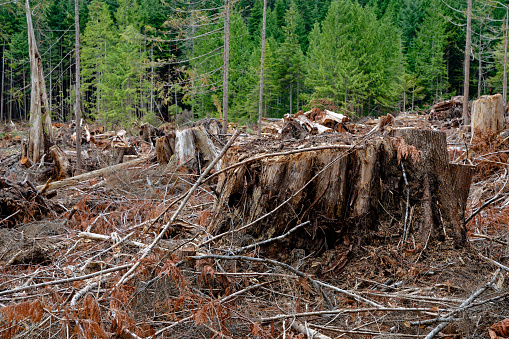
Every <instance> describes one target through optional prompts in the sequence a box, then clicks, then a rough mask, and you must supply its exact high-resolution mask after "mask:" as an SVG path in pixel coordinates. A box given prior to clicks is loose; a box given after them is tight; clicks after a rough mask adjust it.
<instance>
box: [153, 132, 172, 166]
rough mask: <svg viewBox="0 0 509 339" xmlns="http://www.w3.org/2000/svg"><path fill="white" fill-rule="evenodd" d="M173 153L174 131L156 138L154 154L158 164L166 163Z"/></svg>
mask: <svg viewBox="0 0 509 339" xmlns="http://www.w3.org/2000/svg"><path fill="white" fill-rule="evenodd" d="M173 154H175V133H173V132H172V133H171V134H169V135H165V136H163V137H160V138H157V139H156V155H157V162H158V163H159V164H161V165H165V164H167V163H168V162H169V161H170V159H171V156H172V155H173Z"/></svg>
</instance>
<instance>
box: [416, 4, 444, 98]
mask: <svg viewBox="0 0 509 339" xmlns="http://www.w3.org/2000/svg"><path fill="white" fill-rule="evenodd" d="M446 39H447V36H446V32H445V23H444V22H443V18H442V17H441V11H440V6H439V5H438V4H437V3H436V1H433V3H432V6H429V7H428V10H427V11H426V16H425V18H424V21H423V22H422V24H421V25H420V27H419V29H418V31H417V35H416V37H415V48H414V50H413V59H414V60H415V73H416V75H417V77H418V79H419V82H420V83H421V84H423V85H424V86H425V88H426V92H425V93H426V95H427V97H428V98H429V99H432V100H439V99H440V98H442V97H443V95H444V94H445V92H446V91H447V87H448V84H447V78H446V76H447V73H446V72H447V69H446V64H445V59H444V49H445V41H446Z"/></svg>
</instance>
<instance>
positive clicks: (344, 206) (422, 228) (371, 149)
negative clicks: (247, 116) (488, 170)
mask: <svg viewBox="0 0 509 339" xmlns="http://www.w3.org/2000/svg"><path fill="white" fill-rule="evenodd" d="M252 147H255V146H254V145H253V146H252ZM244 148H245V146H244ZM262 153H263V150H258V152H257V154H256V155H257V156H260V154H262ZM239 154H242V152H241V150H240V149H235V147H234V148H232V149H231V150H230V152H229V153H227V155H226V157H225V158H224V162H223V168H226V167H227V166H229V165H232V164H235V163H237V162H238V161H239V156H240V155H239ZM470 170H471V168H470V167H468V169H465V168H464V167H463V165H454V167H449V163H448V153H447V144H446V139H445V133H443V132H438V131H431V130H419V129H409V128H407V129H399V130H392V132H391V136H389V137H384V138H373V139H370V140H367V141H366V143H365V147H363V148H361V149H359V148H355V149H352V150H350V151H344V150H339V149H322V150H318V151H309V152H303V153H298V154H289V155H287V156H284V157H283V156H275V157H267V158H263V159H260V160H258V161H253V162H250V163H246V164H245V165H244V166H241V167H237V168H234V169H232V170H231V171H229V172H226V173H222V174H221V175H220V176H219V180H218V185H217V190H216V191H217V192H218V197H219V199H218V201H217V202H216V203H215V205H214V210H213V214H212V217H211V218H210V220H209V224H208V226H207V230H208V232H210V233H212V234H219V233H222V232H225V231H227V230H230V229H231V227H233V229H238V228H240V227H242V226H243V225H246V224H249V223H253V225H252V226H250V227H249V228H247V229H246V231H245V232H247V233H248V234H249V237H251V239H253V238H254V241H255V242H258V241H260V240H263V239H268V238H272V237H274V236H278V235H281V234H284V233H285V232H286V231H287V230H289V229H291V228H293V227H295V225H297V224H299V223H302V222H303V221H306V220H310V221H311V226H307V227H303V228H302V229H299V230H297V231H295V232H294V233H292V235H290V236H289V237H288V238H287V239H286V240H284V241H283V242H284V244H283V245H281V242H275V243H274V244H270V245H267V246H265V247H264V248H262V251H263V252H264V253H263V254H264V255H268V256H275V257H281V259H284V255H285V251H284V250H283V249H284V248H286V247H287V246H288V245H290V244H291V245H290V246H291V247H292V248H302V249H305V250H306V251H309V253H311V252H320V251H323V250H325V249H326V248H328V247H329V248H330V247H332V246H334V244H335V242H336V241H337V240H338V239H342V238H341V237H343V236H344V235H345V234H349V235H351V236H353V237H358V238H360V239H364V240H365V241H369V239H370V234H373V233H374V232H375V231H377V230H378V229H379V227H381V226H380V225H385V224H389V225H392V226H390V227H395V228H396V229H393V230H391V233H394V232H398V233H399V234H400V235H401V236H402V237H403V220H405V216H406V214H407V212H406V211H407V210H409V209H410V208H411V209H412V210H413V211H414V217H413V218H412V220H410V221H409V225H408V228H409V232H410V233H409V234H411V235H413V237H414V238H415V239H416V241H417V242H418V243H419V245H420V246H421V248H424V247H426V246H427V244H428V243H429V244H430V245H431V244H432V243H437V242H442V241H446V240H447V241H449V242H451V243H454V244H456V245H457V246H461V245H463V244H464V243H465V240H466V238H465V234H466V232H465V227H464V225H463V222H462V215H463V212H464V209H465V204H466V197H467V196H468V187H469V186H470V180H471V172H470ZM403 171H405V175H406V177H407V179H408V183H409V184H408V192H409V195H408V201H409V204H410V206H409V209H407V208H406V201H407V193H406V192H407V190H406V189H407V186H406V185H405V180H404V178H403ZM460 186H461V187H460ZM462 190H463V191H462ZM453 198H454V199H453ZM276 208H277V209H276ZM275 209H276V210H275ZM262 216H263V218H261V217H262ZM259 218H261V219H260V220H258V219H259ZM257 220H258V221H257ZM394 220H398V221H400V222H399V223H398V222H396V224H394ZM387 227H389V226H387ZM444 230H445V234H444ZM407 234H408V233H407ZM249 237H248V238H249ZM235 238H236V239H240V238H244V237H235ZM285 244H286V246H285ZM412 246H413V245H412Z"/></svg>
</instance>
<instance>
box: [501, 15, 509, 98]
mask: <svg viewBox="0 0 509 339" xmlns="http://www.w3.org/2000/svg"><path fill="white" fill-rule="evenodd" d="M508 17H509V6H507V7H506V13H505V32H504V80H503V90H502V97H503V100H504V105H505V104H507V24H508Z"/></svg>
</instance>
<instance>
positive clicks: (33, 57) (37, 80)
mask: <svg viewBox="0 0 509 339" xmlns="http://www.w3.org/2000/svg"><path fill="white" fill-rule="evenodd" d="M25 6H26V12H27V25H28V51H29V56H30V73H31V75H30V81H31V86H32V91H31V98H30V131H29V134H28V149H27V154H26V156H27V158H28V160H29V161H31V162H33V163H36V162H39V160H40V159H41V157H42V155H43V154H44V153H45V152H46V150H47V149H48V148H49V146H50V144H51V143H52V142H53V133H52V130H51V114H50V106H49V102H48V94H47V93H46V84H45V82H44V74H43V71H42V60H41V55H40V54H39V51H38V49H37V42H36V40H35V35H34V27H33V25H32V13H31V11H30V4H29V2H28V0H26V1H25Z"/></svg>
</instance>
